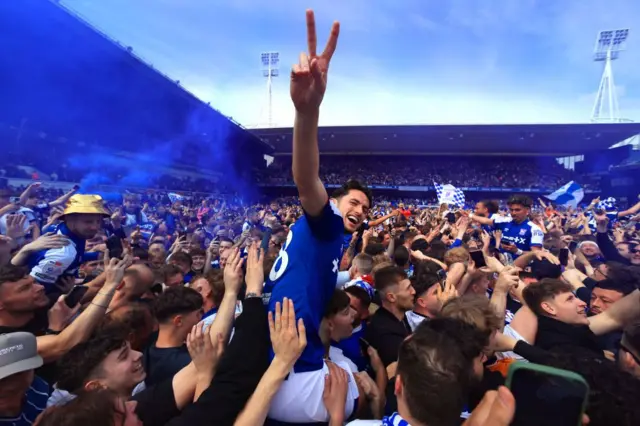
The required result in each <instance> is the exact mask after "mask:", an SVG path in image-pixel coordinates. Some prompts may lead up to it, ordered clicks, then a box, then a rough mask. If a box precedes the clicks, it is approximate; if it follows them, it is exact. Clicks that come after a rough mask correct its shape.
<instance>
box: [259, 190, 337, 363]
mask: <svg viewBox="0 0 640 426" xmlns="http://www.w3.org/2000/svg"><path fill="white" fill-rule="evenodd" d="M343 234H344V222H343V218H342V215H341V214H340V211H339V210H338V208H337V207H336V206H335V205H334V204H333V203H331V202H328V203H327V205H326V206H325V207H324V209H323V210H322V212H321V214H320V215H319V216H318V217H311V216H309V215H307V214H305V215H304V216H303V217H301V218H300V219H298V220H297V221H296V223H295V224H294V225H293V226H292V227H291V229H290V230H289V234H288V235H287V240H286V242H285V244H284V246H283V247H282V250H280V254H279V255H278V258H277V259H276V261H275V263H274V265H273V268H272V269H271V272H270V273H269V277H268V279H267V282H266V283H265V287H264V296H263V299H264V300H265V301H267V300H268V307H269V311H272V312H273V311H274V310H275V305H276V302H282V300H283V299H284V298H285V297H287V298H289V299H291V300H292V301H293V303H294V305H295V310H296V318H302V319H303V320H304V325H305V328H306V330H307V347H306V348H305V350H304V351H303V352H302V355H301V356H300V358H299V359H298V361H297V362H296V364H295V366H294V370H295V371H296V372H304V371H315V370H319V369H321V368H322V366H323V358H324V347H323V345H322V341H321V340H320V335H319V331H320V322H321V321H322V317H323V315H324V313H325V309H326V307H327V303H328V302H329V299H330V298H331V296H332V295H333V292H334V291H335V288H336V279H337V276H338V270H339V268H340V253H341V252H342V244H343ZM272 356H273V353H272Z"/></svg>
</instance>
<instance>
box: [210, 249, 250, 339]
mask: <svg viewBox="0 0 640 426" xmlns="http://www.w3.org/2000/svg"><path fill="white" fill-rule="evenodd" d="M242 262H243V259H242V257H241V256H240V250H238V249H237V248H234V249H232V252H231V254H230V255H229V259H228V261H227V266H226V267H225V268H224V296H223V298H222V302H221V303H220V307H219V308H218V313H217V314H216V317H215V319H214V320H213V324H211V327H210V329H209V336H210V337H211V341H212V342H215V341H216V340H217V339H218V336H219V335H221V336H222V339H223V341H224V342H228V341H229V335H230V334H231V328H232V326H233V319H234V317H235V311H236V302H237V301H238V293H239V292H240V287H241V286H242Z"/></svg>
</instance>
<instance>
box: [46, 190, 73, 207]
mask: <svg viewBox="0 0 640 426" xmlns="http://www.w3.org/2000/svg"><path fill="white" fill-rule="evenodd" d="M76 192H77V189H75V188H74V189H72V190H71V191H69V192H67V193H66V194H64V195H63V196H61V197H60V198H58V199H57V200H54V201H52V202H50V203H49V207H57V206H64V205H65V204H66V203H67V201H68V200H69V198H71V197H72V196H73V194H75V193H76Z"/></svg>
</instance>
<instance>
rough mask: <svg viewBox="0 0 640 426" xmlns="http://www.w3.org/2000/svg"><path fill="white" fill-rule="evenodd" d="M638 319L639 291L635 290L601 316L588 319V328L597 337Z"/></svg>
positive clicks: (639, 313) (639, 308)
mask: <svg viewBox="0 0 640 426" xmlns="http://www.w3.org/2000/svg"><path fill="white" fill-rule="evenodd" d="M638 317H640V290H635V291H634V292H633V293H631V294H628V295H627V296H625V297H623V298H622V299H620V300H618V301H617V302H616V303H614V304H613V305H611V306H610V307H609V309H607V310H606V311H604V312H603V313H601V314H598V315H596V316H593V317H590V318H589V328H590V329H591V331H593V333H594V334H595V335H597V336H601V335H603V334H606V333H609V332H611V331H616V330H621V329H622V328H624V327H626V326H628V325H630V324H631V323H632V322H633V321H635V320H637V319H638Z"/></svg>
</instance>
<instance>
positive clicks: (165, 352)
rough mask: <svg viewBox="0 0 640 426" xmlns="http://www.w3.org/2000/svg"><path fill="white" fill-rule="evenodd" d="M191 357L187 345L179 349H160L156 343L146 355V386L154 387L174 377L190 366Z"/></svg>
mask: <svg viewBox="0 0 640 426" xmlns="http://www.w3.org/2000/svg"><path fill="white" fill-rule="evenodd" d="M190 362H191V356H190V355H189V351H188V350H187V346H186V345H182V346H179V347H177V348H158V347H156V345H155V342H154V343H153V344H151V345H150V346H149V347H147V350H146V351H145V353H144V369H145V371H146V372H147V378H146V379H145V381H144V382H145V384H146V385H147V386H153V385H156V384H158V383H160V382H163V381H165V380H166V379H170V378H171V377H173V376H174V375H175V374H176V373H177V372H178V371H180V370H182V369H183V368H184V367H186V366H187V365H189V363H190Z"/></svg>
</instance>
